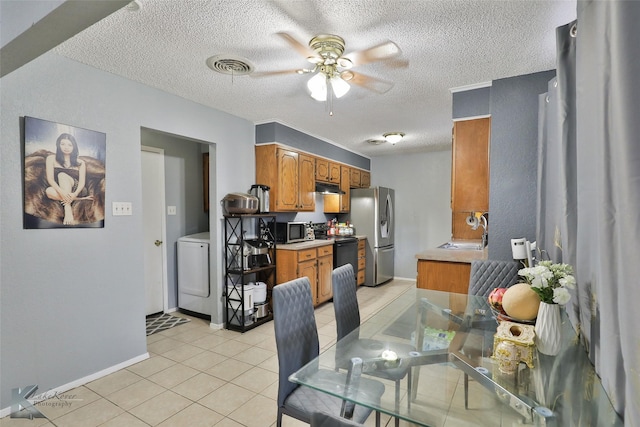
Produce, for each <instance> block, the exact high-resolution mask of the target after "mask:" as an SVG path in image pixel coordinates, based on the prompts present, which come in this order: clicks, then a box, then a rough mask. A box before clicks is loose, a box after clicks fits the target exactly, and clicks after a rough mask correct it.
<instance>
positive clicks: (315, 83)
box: [307, 73, 327, 101]
mask: <svg viewBox="0 0 640 427" xmlns="http://www.w3.org/2000/svg"><path fill="white" fill-rule="evenodd" d="M307 88H308V89H309V92H310V93H311V97H312V98H313V99H315V100H316V101H326V100H327V75H326V74H324V73H317V74H315V75H314V76H313V77H311V78H310V79H309V81H308V82H307Z"/></svg>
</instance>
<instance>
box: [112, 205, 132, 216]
mask: <svg viewBox="0 0 640 427" xmlns="http://www.w3.org/2000/svg"><path fill="white" fill-rule="evenodd" d="M111 209H112V214H113V216H121V215H133V205H132V203H131V202H113V203H112V204H111Z"/></svg>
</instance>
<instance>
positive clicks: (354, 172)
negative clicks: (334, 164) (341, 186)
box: [349, 168, 371, 188]
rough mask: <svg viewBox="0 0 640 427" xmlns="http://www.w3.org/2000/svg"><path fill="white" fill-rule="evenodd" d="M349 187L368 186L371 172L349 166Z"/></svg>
mask: <svg viewBox="0 0 640 427" xmlns="http://www.w3.org/2000/svg"><path fill="white" fill-rule="evenodd" d="M349 182H350V184H351V188H369V186H370V185H371V173H370V172H367V171H364V170H361V169H356V168H351V178H350V179H349Z"/></svg>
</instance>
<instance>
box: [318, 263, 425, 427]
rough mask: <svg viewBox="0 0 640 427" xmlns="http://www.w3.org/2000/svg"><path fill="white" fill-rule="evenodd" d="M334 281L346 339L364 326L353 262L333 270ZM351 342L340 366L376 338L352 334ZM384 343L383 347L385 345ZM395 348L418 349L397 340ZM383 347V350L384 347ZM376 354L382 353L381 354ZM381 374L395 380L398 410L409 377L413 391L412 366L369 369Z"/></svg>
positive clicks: (336, 307) (340, 328)
mask: <svg viewBox="0 0 640 427" xmlns="http://www.w3.org/2000/svg"><path fill="white" fill-rule="evenodd" d="M331 284H332V287H333V309H334V312H335V317H336V329H337V332H338V337H337V339H338V341H340V340H343V339H344V338H345V337H346V336H347V335H349V334H350V333H351V332H353V331H355V330H356V329H359V328H360V309H359V307H358V297H357V294H356V291H357V284H356V280H355V275H354V272H353V267H352V266H351V264H345V265H343V266H340V267H337V268H335V269H334V270H333V272H332V275H331ZM349 340H350V341H349V342H346V343H345V342H344V340H343V345H342V349H340V347H339V350H340V351H339V352H338V353H337V355H338V357H339V358H340V359H341V360H342V361H343V362H345V363H343V364H342V365H341V364H340V362H338V363H337V367H339V368H344V369H347V367H348V366H347V365H346V362H347V361H348V360H350V359H351V357H350V353H352V352H353V355H354V356H355V355H358V356H360V354H356V353H355V352H354V351H355V350H354V348H355V346H357V347H359V348H360V349H363V348H375V347H376V346H375V343H374V341H375V340H364V339H360V338H359V337H356V336H350V337H349ZM381 346H382V344H380V346H379V347H381ZM393 350H394V351H395V352H396V353H398V356H408V355H409V352H412V351H415V347H412V346H410V345H408V344H401V343H396V344H394V348H393ZM380 351H381V350H380ZM376 356H379V354H377V355H376ZM366 374H367V375H372V376H375V377H378V378H384V379H388V380H391V381H393V382H394V383H395V404H396V410H398V409H399V407H400V381H401V380H402V379H403V378H404V377H407V392H408V393H409V392H410V391H411V367H410V366H401V367H398V368H392V369H385V370H380V371H374V372H367V373H366ZM407 406H408V407H410V406H411V399H410V395H409V394H408V395H407ZM399 422H400V420H399V418H396V425H399Z"/></svg>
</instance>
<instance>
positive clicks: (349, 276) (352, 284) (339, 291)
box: [331, 264, 360, 341]
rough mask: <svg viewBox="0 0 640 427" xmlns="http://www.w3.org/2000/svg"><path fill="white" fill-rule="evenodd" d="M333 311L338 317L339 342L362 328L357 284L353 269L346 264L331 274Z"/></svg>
mask: <svg viewBox="0 0 640 427" xmlns="http://www.w3.org/2000/svg"><path fill="white" fill-rule="evenodd" d="M331 286H332V287H333V310H334V312H335V315H336V327H337V330H338V341H339V340H341V339H342V338H344V337H345V335H348V334H349V333H350V332H352V331H353V330H354V329H356V328H359V327H360V309H359V307H358V297H357V295H356V290H357V284H356V280H355V275H354V274H353V267H352V266H351V264H345V265H343V266H341V267H338V268H336V269H334V270H333V272H332V273H331Z"/></svg>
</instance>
